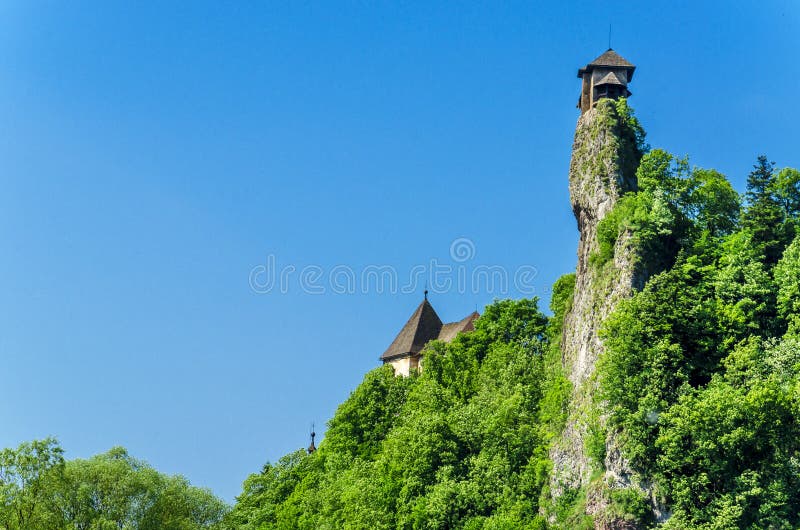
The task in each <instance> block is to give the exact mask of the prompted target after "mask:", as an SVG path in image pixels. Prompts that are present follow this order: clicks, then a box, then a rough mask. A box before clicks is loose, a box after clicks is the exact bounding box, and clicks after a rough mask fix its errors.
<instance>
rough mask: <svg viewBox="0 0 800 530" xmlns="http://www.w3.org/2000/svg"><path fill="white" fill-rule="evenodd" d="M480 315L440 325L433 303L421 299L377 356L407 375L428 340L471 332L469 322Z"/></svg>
mask: <svg viewBox="0 0 800 530" xmlns="http://www.w3.org/2000/svg"><path fill="white" fill-rule="evenodd" d="M479 316H480V315H479V314H478V312H477V311H474V312H473V313H470V314H469V315H467V316H466V317H464V318H463V319H461V320H459V321H458V322H450V323H448V324H443V323H442V319H440V318H439V315H437V314H436V311H435V310H434V309H433V306H432V305H431V303H430V302H428V291H425V299H424V300H423V301H422V303H421V304H419V306H417V309H416V311H414V313H413V314H412V315H411V318H409V319H408V322H406V324H405V326H403V329H401V330H400V333H398V334H397V337H395V339H394V341H392V344H391V345H389V348H387V349H386V351H385V352H384V353H383V355H381V361H383V364H391V365H392V367H393V368H394V373H395V375H402V376H408V375H409V374H410V373H411V371H412V370H418V369H420V368H421V366H420V362H421V360H422V350H424V349H425V345H427V344H428V343H429V342H430V341H432V340H441V341H444V342H450V341H451V340H453V339H454V338H456V335H458V334H459V333H461V332H467V331H472V330H473V329H475V328H474V326H473V323H474V322H475V320H477V319H478V317H479Z"/></svg>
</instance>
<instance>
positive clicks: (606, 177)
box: [550, 99, 645, 528]
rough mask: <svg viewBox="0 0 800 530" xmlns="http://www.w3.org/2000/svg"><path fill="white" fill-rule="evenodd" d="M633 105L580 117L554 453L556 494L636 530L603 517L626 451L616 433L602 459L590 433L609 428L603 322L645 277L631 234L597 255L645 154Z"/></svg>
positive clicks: (610, 105) (604, 522) (606, 524)
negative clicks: (561, 399) (565, 410)
mask: <svg viewBox="0 0 800 530" xmlns="http://www.w3.org/2000/svg"><path fill="white" fill-rule="evenodd" d="M618 107H619V108H618ZM626 108H627V107H625V106H624V103H617V102H615V101H613V100H610V99H607V100H601V101H600V102H599V103H598V104H597V106H596V107H594V108H593V109H590V110H589V111H587V112H586V113H584V114H582V115H581V117H580V119H579V120H578V125H577V128H576V131H575V140H574V144H573V149H572V160H571V163H570V170H569V189H570V198H571V203H572V209H573V211H574V213H575V218H576V220H577V222H578V229H579V231H580V241H579V245H578V265H577V271H576V281H575V290H574V294H573V303H572V308H571V310H570V311H569V312H568V313H567V315H566V316H565V320H564V328H563V336H562V343H561V348H562V362H563V368H564V371H565V373H566V375H567V376H568V378H569V380H570V382H571V383H572V395H571V399H570V403H569V414H568V420H567V423H566V427H565V428H564V430H563V432H562V434H561V437H560V438H559V439H557V440H556V442H555V444H554V446H553V448H552V450H551V455H550V456H551V459H552V461H553V474H552V478H551V494H552V495H553V498H554V499H557V498H559V497H561V496H562V495H564V494H566V493H569V492H573V493H574V492H575V491H577V490H581V491H582V492H583V494H584V495H585V506H583V507H582V508H581V509H582V510H584V513H587V514H590V515H593V516H594V517H595V521H596V522H595V524H596V528H629V526H624V523H623V522H622V521H616V522H614V521H611V520H609V517H608V516H607V515H605V514H604V511H605V508H606V507H607V502H606V497H607V491H608V490H609V488H614V487H627V486H629V485H630V483H631V475H632V473H631V471H630V470H629V469H628V466H627V464H626V463H625V461H624V459H623V458H621V456H620V453H619V450H618V448H617V444H616V441H615V439H614V438H615V437H614V436H613V435H610V436H608V437H607V439H606V441H605V451H603V453H604V455H605V456H604V458H603V460H604V461H603V462H598V461H596V460H597V459H598V457H597V456H594V455H591V454H590V453H591V451H589V449H588V445H589V442H590V440H589V437H590V436H591V435H592V434H591V433H593V432H604V429H603V428H602V424H603V423H604V414H603V411H602V405H600V406H598V405H597V404H596V400H595V393H596V389H597V384H596V380H595V378H594V377H593V376H594V373H595V367H596V363H597V359H598V357H599V355H600V354H601V352H602V351H603V343H602V341H601V339H600V336H599V331H600V327H601V324H602V322H603V320H604V319H605V318H606V317H607V316H608V314H609V313H610V312H611V311H612V310H613V309H614V308H615V307H616V305H617V303H618V302H619V301H620V300H622V299H623V298H626V297H629V296H630V295H631V294H632V293H633V292H634V290H635V289H639V288H641V286H642V285H643V283H644V280H645V278H644V277H643V276H644V274H643V273H642V272H641V271H640V270H639V267H638V263H640V261H641V260H640V259H639V256H638V255H637V251H636V248H635V245H633V244H632V239H631V237H632V236H631V234H629V233H623V234H621V236H620V237H619V238H618V240H617V243H616V246H615V249H614V257H613V259H612V260H609V261H608V262H606V263H599V260H598V259H597V253H598V251H599V245H598V238H597V231H598V223H599V222H600V221H601V220H602V219H603V218H604V217H605V216H606V215H607V214H608V213H609V212H610V211H611V210H612V209H613V207H614V205H615V204H616V203H617V201H618V200H619V198H620V197H621V196H622V195H624V194H625V193H627V192H630V191H635V190H636V168H637V166H638V163H639V160H640V158H641V153H640V151H639V148H638V147H637V142H636V134H635V131H634V130H632V129H631V123H630V120H629V116H628V115H626V114H625V109H626ZM593 456H594V457H593ZM621 524H622V525H623V526H620V525H621ZM631 528H635V527H631Z"/></svg>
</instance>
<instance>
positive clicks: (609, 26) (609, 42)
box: [608, 22, 611, 50]
mask: <svg viewBox="0 0 800 530" xmlns="http://www.w3.org/2000/svg"><path fill="white" fill-rule="evenodd" d="M608 49H609V50H610V49H611V22H609V23H608Z"/></svg>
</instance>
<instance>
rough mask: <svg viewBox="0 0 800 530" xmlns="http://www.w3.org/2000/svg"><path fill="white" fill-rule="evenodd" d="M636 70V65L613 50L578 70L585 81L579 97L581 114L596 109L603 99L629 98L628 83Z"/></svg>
mask: <svg viewBox="0 0 800 530" xmlns="http://www.w3.org/2000/svg"><path fill="white" fill-rule="evenodd" d="M634 70H636V67H635V66H634V65H632V64H631V63H629V62H628V61H627V60H625V59H624V58H623V57H622V56H621V55H620V54H618V53H617V52H615V51H614V50H612V49H611V48H609V49H608V50H606V52H605V53H603V54H602V55H601V56H600V57H598V58H597V59H595V60H594V61H592V62H590V63H589V64H587V65H586V66H584V67H583V68H581V69H580V70H578V77H579V78H581V79H582V80H583V83H582V86H581V95H580V96H579V97H578V108H579V109H581V113H584V112H586V111H587V110H589V109H591V108H592V107H594V106H595V104H596V103H597V102H598V101H600V100H601V99H603V98H609V99H619V98H621V97H626V98H627V97H629V96H630V95H631V92H630V90H628V83H630V82H631V80H632V79H633V71H634Z"/></svg>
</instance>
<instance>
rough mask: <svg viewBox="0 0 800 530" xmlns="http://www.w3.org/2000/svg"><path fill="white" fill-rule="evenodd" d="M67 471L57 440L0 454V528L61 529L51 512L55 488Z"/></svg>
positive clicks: (24, 445) (20, 447) (38, 442)
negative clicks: (64, 471) (64, 470)
mask: <svg viewBox="0 0 800 530" xmlns="http://www.w3.org/2000/svg"><path fill="white" fill-rule="evenodd" d="M63 469H64V451H63V450H62V449H61V447H60V446H59V445H58V442H57V441H56V440H55V439H54V438H46V439H44V440H34V441H32V442H26V443H23V444H21V445H20V446H19V447H17V448H16V449H3V450H2V451H0V525H2V528H3V530H32V529H34V528H37V529H41V530H47V529H50V528H52V529H57V528H60V527H61V522H60V521H59V520H58V519H57V518H55V517H53V514H52V512H51V511H50V510H49V508H50V506H51V502H52V494H53V485H54V484H58V481H59V478H60V475H61V474H62V473H63Z"/></svg>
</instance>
